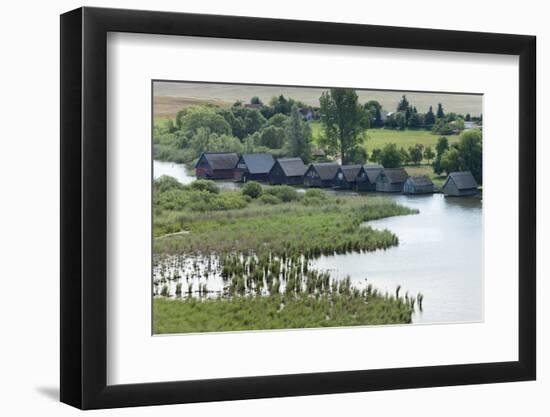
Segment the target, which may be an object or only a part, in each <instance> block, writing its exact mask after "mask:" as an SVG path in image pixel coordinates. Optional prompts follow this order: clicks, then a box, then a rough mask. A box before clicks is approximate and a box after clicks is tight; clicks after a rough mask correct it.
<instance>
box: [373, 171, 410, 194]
mask: <svg viewBox="0 0 550 417" xmlns="http://www.w3.org/2000/svg"><path fill="white" fill-rule="evenodd" d="M408 176H409V174H407V171H405V169H404V168H384V169H383V170H382V171H381V172H380V175H378V178H377V179H376V191H379V192H382V193H399V192H401V191H403V185H404V184H405V181H406V180H407V178H408Z"/></svg>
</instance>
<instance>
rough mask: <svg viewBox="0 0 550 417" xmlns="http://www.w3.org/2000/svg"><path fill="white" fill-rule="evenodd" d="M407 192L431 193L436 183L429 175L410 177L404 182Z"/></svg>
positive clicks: (404, 189)
mask: <svg viewBox="0 0 550 417" xmlns="http://www.w3.org/2000/svg"><path fill="white" fill-rule="evenodd" d="M403 192H404V193H405V194H430V193H433V192H434V183H433V182H432V180H431V179H430V177H428V176H427V175H419V176H414V177H409V178H407V180H406V181H405V184H403Z"/></svg>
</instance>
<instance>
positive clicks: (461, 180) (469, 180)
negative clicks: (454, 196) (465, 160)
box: [445, 171, 477, 190]
mask: <svg viewBox="0 0 550 417" xmlns="http://www.w3.org/2000/svg"><path fill="white" fill-rule="evenodd" d="M449 178H452V180H453V182H454V183H455V185H456V187H457V188H458V189H459V190H468V189H470V188H477V182H476V180H475V178H474V176H473V175H472V173H471V172H470V171H460V172H451V173H450V174H449V177H448V178H447V181H449ZM447 181H445V183H447Z"/></svg>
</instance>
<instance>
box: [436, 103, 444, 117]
mask: <svg viewBox="0 0 550 417" xmlns="http://www.w3.org/2000/svg"><path fill="white" fill-rule="evenodd" d="M444 117H445V112H444V111H443V105H442V104H441V103H437V118H438V119H443V118H444Z"/></svg>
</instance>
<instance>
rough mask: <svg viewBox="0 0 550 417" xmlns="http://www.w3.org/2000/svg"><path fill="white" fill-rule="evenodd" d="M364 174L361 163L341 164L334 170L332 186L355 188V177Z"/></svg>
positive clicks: (346, 188)
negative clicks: (334, 175)
mask: <svg viewBox="0 0 550 417" xmlns="http://www.w3.org/2000/svg"><path fill="white" fill-rule="evenodd" d="M365 175H366V174H365V170H364V168H363V165H342V166H341V167H340V168H339V169H338V171H337V172H336V177H335V178H334V186H335V187H338V188H342V189H345V190H352V189H353V190H355V189H356V188H357V178H358V177H360V178H361V177H363V176H365Z"/></svg>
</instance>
